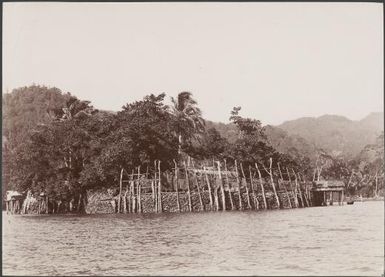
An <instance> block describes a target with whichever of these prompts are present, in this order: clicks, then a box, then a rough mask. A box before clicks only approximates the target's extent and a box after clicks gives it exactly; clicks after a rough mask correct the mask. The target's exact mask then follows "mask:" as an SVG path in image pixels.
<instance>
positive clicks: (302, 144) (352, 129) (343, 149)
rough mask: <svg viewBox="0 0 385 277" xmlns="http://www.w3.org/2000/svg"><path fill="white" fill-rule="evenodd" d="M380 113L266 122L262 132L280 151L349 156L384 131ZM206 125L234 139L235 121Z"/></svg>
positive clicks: (308, 154)
mask: <svg viewBox="0 0 385 277" xmlns="http://www.w3.org/2000/svg"><path fill="white" fill-rule="evenodd" d="M383 116H384V115H383V113H371V114H369V115H368V116H366V117H365V118H363V119H362V120H359V121H353V120H350V119H348V118H346V117H343V116H338V115H323V116H320V117H318V118H314V117H303V118H299V119H296V120H291V121H286V122H284V123H283V124H281V125H278V126H272V125H266V126H265V127H264V131H265V134H266V137H267V140H268V142H269V143H270V144H271V145H272V146H273V147H274V148H275V149H277V150H278V151H279V152H281V153H287V154H292V155H293V154H295V152H299V153H300V154H301V155H303V156H307V157H310V158H311V157H314V158H315V157H316V151H317V149H322V150H324V151H325V152H326V153H328V154H330V155H332V156H342V157H345V158H348V159H350V158H354V157H355V156H357V155H358V154H360V152H361V151H362V150H363V149H364V147H365V146H366V145H369V144H373V143H375V142H376V139H377V138H378V136H379V135H380V134H381V132H382V131H383V124H384V120H383ZM207 126H208V127H209V128H210V127H214V128H216V129H217V130H218V131H219V133H220V134H221V135H222V136H223V137H225V138H226V139H228V140H229V141H235V140H236V138H237V134H238V133H237V128H236V126H235V125H234V124H231V123H229V124H224V123H217V122H211V121H207ZM294 156H295V155H294Z"/></svg>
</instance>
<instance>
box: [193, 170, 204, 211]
mask: <svg viewBox="0 0 385 277" xmlns="http://www.w3.org/2000/svg"><path fill="white" fill-rule="evenodd" d="M193 176H194V183H195V186H196V187H197V190H198V197H199V204H200V207H201V211H204V210H205V206H204V205H203V199H202V194H201V190H200V188H199V182H198V178H197V176H196V173H195V172H194V175H193Z"/></svg>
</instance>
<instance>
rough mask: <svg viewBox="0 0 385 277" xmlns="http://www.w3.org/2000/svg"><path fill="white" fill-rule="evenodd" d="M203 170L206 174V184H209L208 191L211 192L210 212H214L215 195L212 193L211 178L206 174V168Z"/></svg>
mask: <svg viewBox="0 0 385 277" xmlns="http://www.w3.org/2000/svg"><path fill="white" fill-rule="evenodd" d="M203 170H204V172H205V178H206V183H207V187H208V190H209V199H210V210H211V211H212V210H213V195H212V193H211V185H210V180H209V176H208V174H207V172H206V167H203Z"/></svg>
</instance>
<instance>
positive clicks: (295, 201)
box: [286, 167, 299, 208]
mask: <svg viewBox="0 0 385 277" xmlns="http://www.w3.org/2000/svg"><path fill="white" fill-rule="evenodd" d="M286 172H287V176H288V178H289V183H290V189H291V192H292V194H293V197H294V204H295V207H296V208H298V207H299V203H298V197H297V189H296V188H295V189H293V183H292V182H291V177H290V172H289V169H288V168H287V167H286Z"/></svg>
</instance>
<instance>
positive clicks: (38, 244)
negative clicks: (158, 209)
mask: <svg viewBox="0 0 385 277" xmlns="http://www.w3.org/2000/svg"><path fill="white" fill-rule="evenodd" d="M383 271H384V202H382V201H378V202H363V203H354V205H344V206H338V205H337V206H330V207H314V208H305V209H293V210H276V211H257V212H256V211H248V212H245V211H244V212H239V211H234V212H207V213H183V214H158V215H156V214H147V215H122V214H120V215H116V214H113V215H112V214H111V215H83V216H74V215H58V216H56V215H39V216H32V215H26V216H10V215H8V216H7V215H6V214H5V213H3V274H4V275H50V276H51V275H360V276H369V275H375V276H379V275H381V274H382V273H383Z"/></svg>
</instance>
